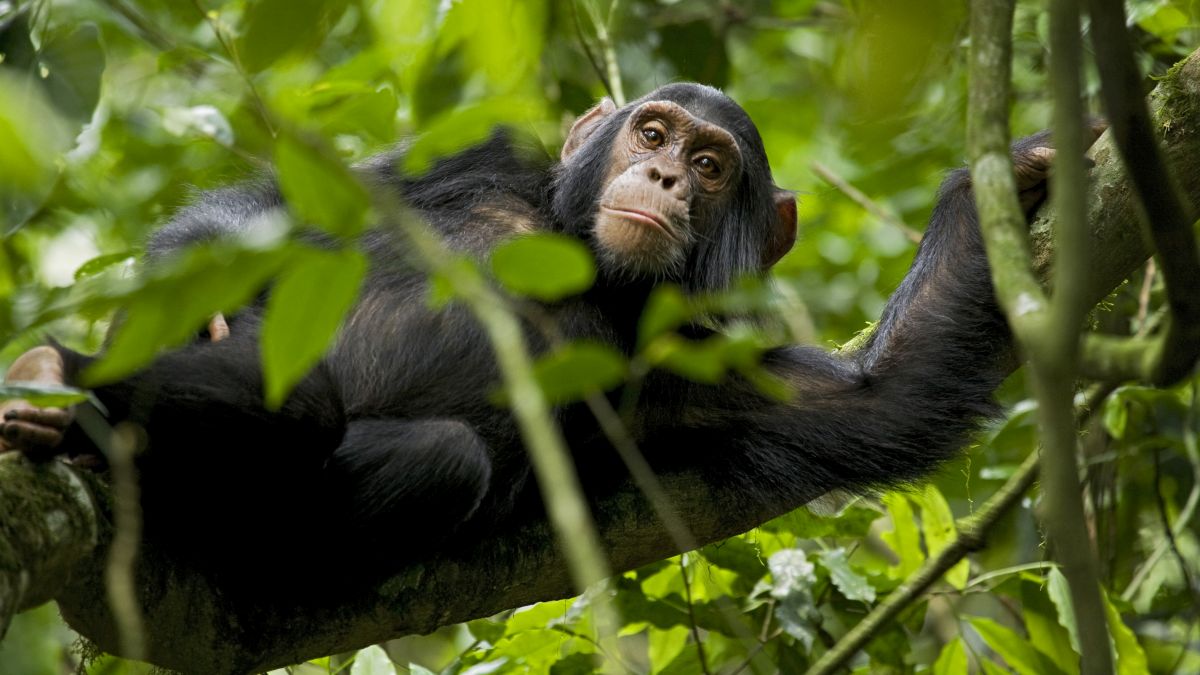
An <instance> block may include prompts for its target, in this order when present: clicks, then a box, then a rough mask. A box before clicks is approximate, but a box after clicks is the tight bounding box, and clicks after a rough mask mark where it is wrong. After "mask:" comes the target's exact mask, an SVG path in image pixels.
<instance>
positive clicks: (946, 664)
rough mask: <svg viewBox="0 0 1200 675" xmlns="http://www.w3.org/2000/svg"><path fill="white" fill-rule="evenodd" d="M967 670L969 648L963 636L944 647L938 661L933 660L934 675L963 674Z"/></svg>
mask: <svg viewBox="0 0 1200 675" xmlns="http://www.w3.org/2000/svg"><path fill="white" fill-rule="evenodd" d="M966 672H968V670H967V650H966V648H965V647H964V646H963V639H962V637H961V636H960V637H956V638H954V639H953V640H951V641H950V642H947V643H946V646H945V647H942V653H941V654H938V658H937V661H934V662H933V670H932V673H933V675H963V673H966Z"/></svg>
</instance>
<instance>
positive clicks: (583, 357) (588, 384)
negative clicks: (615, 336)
mask: <svg viewBox="0 0 1200 675" xmlns="http://www.w3.org/2000/svg"><path fill="white" fill-rule="evenodd" d="M626 370H627V368H626V363H625V357H624V356H622V355H621V353H620V352H618V351H617V350H615V349H613V348H612V347H610V346H608V345H605V344H601V343H598V342H572V343H570V344H567V345H564V346H562V347H560V348H558V349H556V350H554V351H553V352H551V353H549V354H547V355H545V356H543V357H541V358H539V359H538V360H537V362H536V363H535V364H534V366H533V374H534V377H536V378H537V381H538V384H539V385H540V386H541V387H542V391H543V392H544V393H545V394H546V398H547V399H548V400H549V401H550V402H551V403H555V404H559V403H567V402H570V401H577V400H580V399H582V398H584V397H585V396H586V395H587V394H589V393H592V392H603V391H607V390H609V389H612V388H613V387H615V386H617V385H618V384H620V383H621V382H622V381H624V379H625V373H626Z"/></svg>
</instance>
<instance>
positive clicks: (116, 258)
mask: <svg viewBox="0 0 1200 675" xmlns="http://www.w3.org/2000/svg"><path fill="white" fill-rule="evenodd" d="M133 257H134V252H133V251H122V252H120V253H110V254H108V255H102V256H97V257H95V258H92V259H91V260H89V261H87V262H85V263H84V264H82V265H80V266H79V269H77V270H75V280H76V281H79V280H80V279H86V278H87V277H90V276H94V275H96V274H99V273H101V272H103V271H104V270H106V269H108V268H109V267H112V266H113V265H116V264H118V263H123V262H125V261H127V260H132V259H133Z"/></svg>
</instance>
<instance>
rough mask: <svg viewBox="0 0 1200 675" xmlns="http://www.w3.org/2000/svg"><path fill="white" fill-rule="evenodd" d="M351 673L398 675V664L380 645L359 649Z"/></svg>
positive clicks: (355, 674) (352, 674) (353, 674)
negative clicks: (393, 661) (396, 664)
mask: <svg viewBox="0 0 1200 675" xmlns="http://www.w3.org/2000/svg"><path fill="white" fill-rule="evenodd" d="M350 675H396V666H395V664H393V663H392V660H391V659H390V658H388V655H387V652H385V651H383V647H380V646H379V645H371V646H370V647H367V648H366V649H360V650H358V654H357V655H356V656H355V657H354V664H353V665H351V666H350Z"/></svg>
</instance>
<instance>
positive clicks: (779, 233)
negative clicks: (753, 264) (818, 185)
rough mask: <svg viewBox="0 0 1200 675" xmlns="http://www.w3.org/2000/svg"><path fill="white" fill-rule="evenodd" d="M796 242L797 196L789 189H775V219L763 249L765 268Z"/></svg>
mask: <svg viewBox="0 0 1200 675" xmlns="http://www.w3.org/2000/svg"><path fill="white" fill-rule="evenodd" d="M795 243H796V196H795V195H794V194H792V193H791V192H789V191H787V190H780V189H776V190H775V220H774V222H772V223H771V233H770V235H769V239H768V240H767V247H766V249H764V250H763V269H769V268H770V267H771V265H774V264H775V263H777V262H779V259H780V258H782V257H783V256H784V254H785V253H787V252H788V251H790V250H792V244H795Z"/></svg>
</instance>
